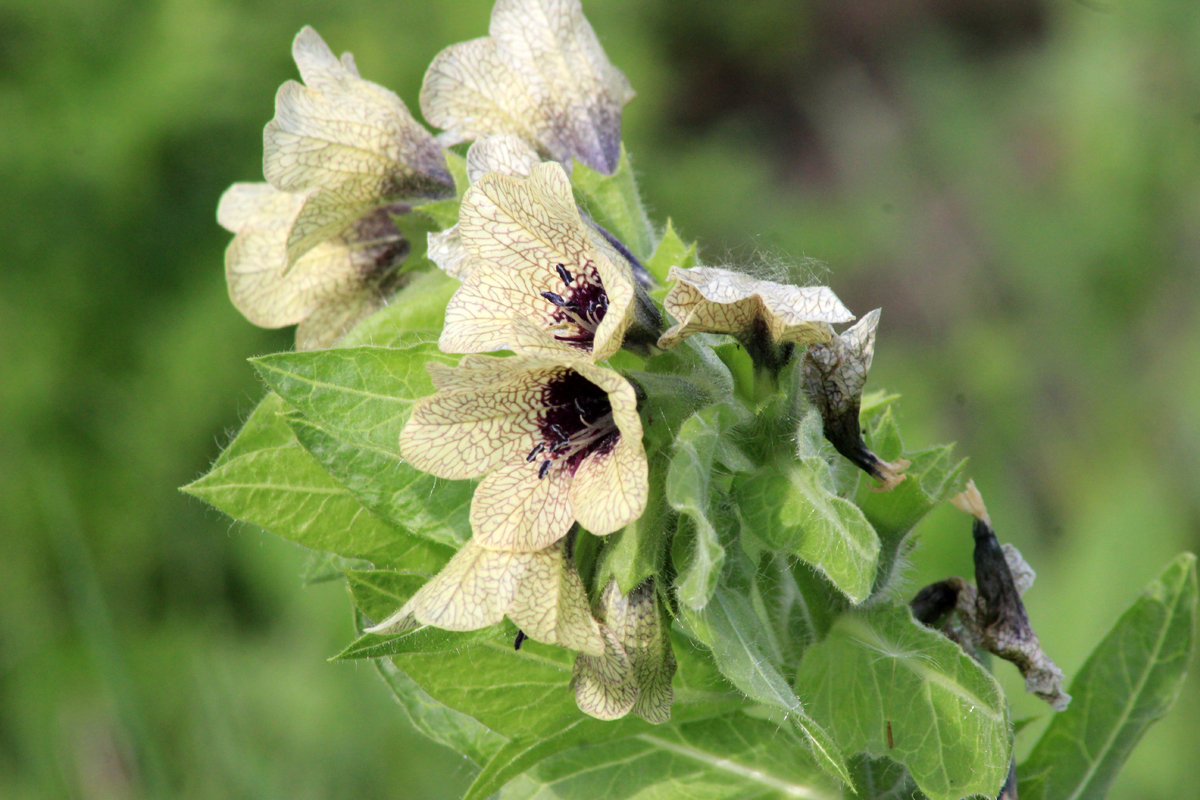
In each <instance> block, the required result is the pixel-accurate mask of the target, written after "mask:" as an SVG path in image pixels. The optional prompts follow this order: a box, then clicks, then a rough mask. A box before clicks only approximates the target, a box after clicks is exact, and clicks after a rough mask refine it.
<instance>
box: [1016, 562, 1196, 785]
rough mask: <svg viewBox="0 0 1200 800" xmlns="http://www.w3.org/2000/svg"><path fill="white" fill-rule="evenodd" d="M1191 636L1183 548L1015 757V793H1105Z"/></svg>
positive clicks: (1186, 657) (1158, 712)
mask: <svg viewBox="0 0 1200 800" xmlns="http://www.w3.org/2000/svg"><path fill="white" fill-rule="evenodd" d="M1195 635H1196V557H1195V556H1194V555H1192V554H1191V553H1185V554H1183V555H1181V556H1179V557H1178V558H1176V559H1175V560H1174V561H1173V562H1171V563H1170V564H1169V565H1167V568H1166V569H1164V570H1163V572H1162V574H1161V575H1159V576H1158V578H1157V579H1156V580H1154V581H1152V582H1151V583H1150V585H1149V586H1147V587H1146V589H1145V590H1144V591H1143V592H1142V596H1141V597H1139V598H1138V599H1137V600H1136V601H1134V603H1133V605H1132V606H1130V608H1129V609H1128V610H1127V611H1126V612H1125V613H1124V614H1122V615H1121V618H1120V619H1119V620H1117V624H1116V625H1114V626H1113V629H1112V630H1111V631H1109V633H1108V635H1107V636H1105V637H1104V639H1103V641H1101V642H1100V644H1099V645H1097V646H1096V649H1095V650H1093V651H1092V654H1091V655H1090V656H1089V657H1088V660H1087V661H1086V662H1085V663H1084V665H1083V666H1082V667H1081V668H1080V669H1079V672H1078V674H1077V675H1076V676H1075V679H1074V680H1073V681H1072V682H1071V688H1070V690H1069V691H1070V693H1071V695H1072V697H1073V700H1072V701H1071V706H1070V707H1069V708H1068V709H1067V710H1066V711H1064V712H1063V713H1061V714H1056V715H1055V716H1054V719H1053V720H1051V722H1050V726H1049V727H1048V728H1047V729H1046V731H1045V733H1043V734H1042V738H1041V739H1039V740H1038V743H1037V745H1036V746H1035V747H1034V748H1033V752H1032V753H1030V754H1029V758H1028V759H1026V760H1025V761H1024V763H1022V764H1021V769H1020V778H1021V782H1020V793H1021V796H1022V797H1028V798H1034V800H1059V798H1071V799H1072V800H1075V799H1076V798H1078V799H1079V800H1091V799H1092V798H1101V797H1105V796H1106V795H1107V794H1108V790H1109V787H1110V786H1111V785H1112V782H1113V780H1114V779H1115V778H1116V776H1117V771H1118V770H1120V768H1121V766H1122V765H1123V764H1124V763H1125V759H1127V758H1128V757H1129V754H1130V753H1131V752H1132V751H1133V748H1134V746H1135V745H1136V744H1137V743H1138V741H1139V740H1140V739H1141V738H1142V736H1143V735H1144V734H1145V733H1146V729H1147V728H1149V727H1150V725H1152V724H1153V723H1154V722H1155V721H1157V720H1158V719H1160V718H1161V717H1162V716H1163V715H1164V714H1166V713H1167V710H1168V709H1169V708H1170V707H1171V706H1172V705H1174V703H1175V699H1176V698H1177V697H1178V696H1179V690H1180V687H1181V684H1182V682H1183V678H1184V675H1185V674H1186V671H1187V667H1188V664H1189V663H1190V661H1191V657H1192V651H1193V647H1194V639H1195Z"/></svg>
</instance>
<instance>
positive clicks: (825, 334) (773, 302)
mask: <svg viewBox="0 0 1200 800" xmlns="http://www.w3.org/2000/svg"><path fill="white" fill-rule="evenodd" d="M668 278H669V280H673V281H675V284H674V285H673V286H672V287H671V289H670V291H668V292H667V296H666V298H664V301H663V305H664V307H665V308H666V310H667V312H668V313H669V314H671V316H673V317H674V318H675V319H676V321H677V324H676V325H675V327H673V328H671V329H670V330H668V331H667V332H666V333H664V334H663V335H662V337H661V338H660V339H659V347H663V348H670V347H674V346H675V345H676V344H678V343H679V342H680V341H682V340H683V339H684V338H686V337H688V336H690V335H692V334H693V333H729V334H734V335H738V334H741V333H746V332H750V331H753V330H754V329H755V327H756V326H757V325H765V327H766V329H767V331H768V332H769V334H770V336H771V339H772V340H773V341H775V342H776V343H784V342H792V343H795V344H811V343H814V342H828V341H830V340H831V339H832V337H833V331H832V329H831V328H830V327H829V326H830V324H832V323H837V322H848V321H849V320H852V319H854V315H853V314H851V313H850V312H849V310H847V309H846V307H845V306H844V305H842V302H841V301H840V300H838V298H837V296H836V295H835V294H834V293H833V291H832V290H830V289H829V288H828V287H826V286H807V287H804V286H791V285H788V284H782V283H775V282H773V281H762V280H756V279H754V278H751V277H750V276H749V275H745V274H742V273H740V272H733V271H731V270H726V269H718V268H716V267H693V268H690V269H680V268H679V267H672V268H671V270H670V273H669V276H668Z"/></svg>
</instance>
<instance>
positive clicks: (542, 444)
mask: <svg viewBox="0 0 1200 800" xmlns="http://www.w3.org/2000/svg"><path fill="white" fill-rule="evenodd" d="M545 448H546V443H545V442H538V443H537V447H535V448H533V449H532V450H530V451H529V455H527V456H525V460H526V461H527V462H530V461H533V460H534V459H535V458H537V454H538V453H540V452H542V450H544V449H545Z"/></svg>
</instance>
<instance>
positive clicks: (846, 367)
mask: <svg viewBox="0 0 1200 800" xmlns="http://www.w3.org/2000/svg"><path fill="white" fill-rule="evenodd" d="M878 324H879V309H875V310H874V311H872V312H871V313H870V314H867V315H866V316H865V317H863V318H862V319H860V320H859V321H858V322H857V323H855V324H854V326H853V327H851V328H850V329H848V330H846V331H844V332H843V333H841V334H840V335H836V334H835V335H834V337H833V339H832V340H831V341H829V342H828V343H824V342H820V343H817V344H814V345H812V346H810V347H809V348H808V351H807V352H806V353H805V354H804V392H805V394H806V395H807V396H808V399H809V400H810V401H811V402H812V403H813V405H815V406H816V407H817V409H818V410H819V411H820V412H821V419H822V420H823V422H824V429H825V438H826V439H828V440H829V442H830V444H832V445H833V446H834V447H835V448H836V449H837V451H838V452H839V453H841V454H842V455H843V456H845V457H846V458H848V459H850V460H851V461H852V462H854V463H855V464H857V465H858V466H859V467H860V468H861V469H863V470H864V471H865V472H867V473H868V474H870V475H872V476H873V477H875V478H877V479H878V480H880V481H882V482H883V485H882V486H880V487H879V490H880V491H889V490H891V489H894V488H895V487H896V486H897V485H899V483H900V482H901V481H903V480H904V470H905V469H906V468H907V467H908V465H909V462H908V461H907V460H905V459H903V458H900V459H897V460H896V461H895V462H892V463H889V462H887V461H883V460H882V459H880V458H879V456H877V455H875V454H874V453H873V452H871V450H870V449H869V448H868V447H867V445H866V443H865V442H864V441H863V438H862V431H861V429H860V428H859V422H858V413H859V409H860V408H861V407H862V391H863V386H865V385H866V383H867V372H868V371H869V370H870V369H871V358H872V357H873V356H874V354H875V328H876V326H877V325H878Z"/></svg>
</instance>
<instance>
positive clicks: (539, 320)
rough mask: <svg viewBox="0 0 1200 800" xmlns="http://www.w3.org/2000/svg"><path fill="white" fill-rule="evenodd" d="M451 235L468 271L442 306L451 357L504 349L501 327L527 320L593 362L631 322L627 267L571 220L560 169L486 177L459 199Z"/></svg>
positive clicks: (575, 217) (444, 343)
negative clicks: (466, 260) (455, 236)
mask: <svg viewBox="0 0 1200 800" xmlns="http://www.w3.org/2000/svg"><path fill="white" fill-rule="evenodd" d="M458 228H459V235H460V237H461V239H462V243H463V247H464V248H465V249H466V252H467V254H468V255H469V257H470V259H471V261H472V262H473V263H474V265H475V266H474V268H473V269H472V270H471V272H470V274H469V275H467V277H466V280H464V281H463V285H462V286H460V287H459V289H458V291H457V292H455V294H454V297H453V298H451V300H450V303H449V304H448V305H447V307H446V325H445V327H444V328H443V329H442V335H441V339H440V340H439V341H438V344H439V346H440V347H441V348H442V350H445V351H446V352H450V353H480V352H486V351H489V350H511V349H512V343H511V341H510V334H511V332H512V330H513V328H512V326H511V325H510V324H509V323H510V322H511V321H512V319H513V318H520V319H525V320H529V321H530V322H533V323H534V324H536V325H538V326H540V327H541V328H543V329H545V330H547V331H549V332H550V333H552V334H553V336H554V337H555V338H556V339H557V340H559V341H560V342H563V343H565V344H567V345H569V346H571V347H573V348H575V349H576V350H578V351H581V352H583V353H585V354H587V355H589V356H590V357H591V358H592V359H593V360H596V361H599V360H602V359H605V358H608V357H609V356H611V355H612V354H613V353H615V352H616V351H617V350H618V349H620V347H621V342H622V340H623V338H624V335H625V331H626V329H627V328H629V326H630V324H631V323H632V322H633V321H634V318H635V311H636V310H637V309H638V308H640V307H641V306H640V304H635V302H634V294H635V291H636V289H635V285H634V280H633V271H632V268H631V266H630V264H629V262H628V261H626V260H625V259H624V258H622V257H621V256H620V254H619V253H618V252H617V251H616V249H615V248H614V247H613V246H612V245H611V244H609V243H608V242H607V241H606V240H605V239H604V237H603V236H601V235H600V234H599V233H598V232H596V231H595V230H594V229H593V228H592V227H591V226H589V225H587V224H586V223H585V222H584V221H583V219H582V218H581V217H580V215H579V209H578V208H577V207H576V205H575V198H574V195H573V194H572V191H571V182H570V180H568V178H567V176H566V173H564V172H563V169H562V167H561V166H560V165H558V164H556V163H545V164H540V165H538V166H535V167H533V169H531V170H530V172H529V178H528V179H527V180H522V179H520V178H513V177H510V176H508V175H502V174H499V173H495V172H493V173H489V174H487V175H484V176H483V177H482V178H480V179H479V181H478V182H477V183H476V184H475V185H474V186H472V187H471V188H470V189H469V190H468V191H467V193H466V195H465V196H464V197H463V201H462V206H461V209H460V211H459V223H458Z"/></svg>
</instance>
